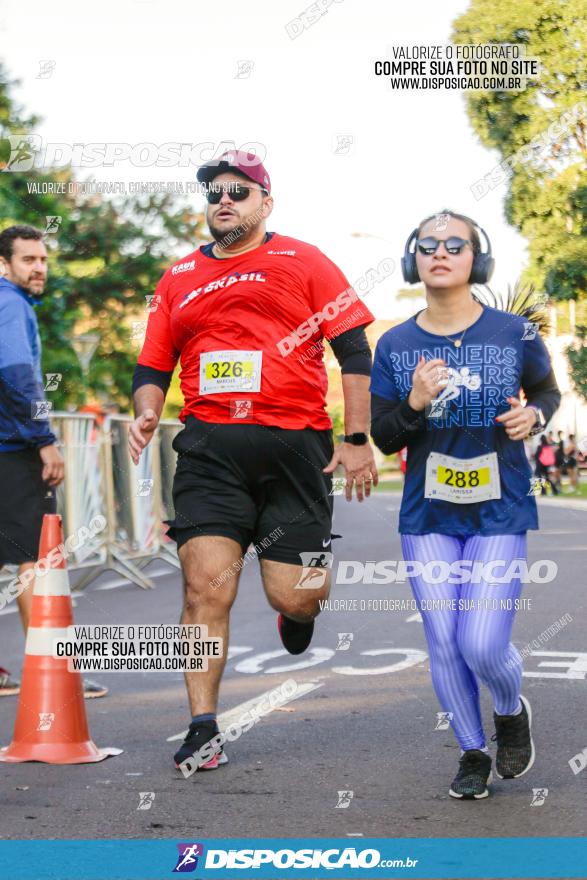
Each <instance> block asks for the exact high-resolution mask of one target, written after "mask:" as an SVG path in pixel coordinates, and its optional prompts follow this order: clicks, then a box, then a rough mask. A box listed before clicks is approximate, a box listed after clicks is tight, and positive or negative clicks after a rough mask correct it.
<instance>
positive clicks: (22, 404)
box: [0, 278, 57, 452]
mask: <svg viewBox="0 0 587 880" xmlns="http://www.w3.org/2000/svg"><path fill="white" fill-rule="evenodd" d="M44 400H45V392H44V388H43V380H42V375H41V341H40V339H39V328H38V325H37V316H36V315H35V313H34V311H33V308H32V306H31V298H30V297H29V295H28V293H27V292H26V291H25V290H23V289H22V287H18V286H17V285H16V284H13V283H12V282H11V281H7V280H6V279H5V278H0V452H17V451H18V450H22V449H31V448H33V449H40V448H41V447H42V446H49V445H50V444H52V443H56V442H57V439H56V437H55V435H54V434H53V433H52V432H51V427H50V425H49V420H48V419H46V418H39V417H38V415H39V413H38V409H39V402H41V401H44ZM34 416H37V418H34Z"/></svg>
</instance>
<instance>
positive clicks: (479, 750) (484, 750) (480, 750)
mask: <svg viewBox="0 0 587 880" xmlns="http://www.w3.org/2000/svg"><path fill="white" fill-rule="evenodd" d="M469 751H471V750H470V749H469ZM477 751H478V752H487V753H489V749H488V748H487V746H483V748H482V749H477ZM464 754H465V751H464V749H461V758H462V757H463V755H464Z"/></svg>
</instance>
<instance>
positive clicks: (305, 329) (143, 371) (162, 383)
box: [129, 150, 377, 769]
mask: <svg viewBox="0 0 587 880" xmlns="http://www.w3.org/2000/svg"><path fill="white" fill-rule="evenodd" d="M198 180H199V181H200V183H201V184H203V186H204V188H205V193H206V198H207V201H208V208H207V222H208V226H209V229H210V233H211V235H212V238H213V239H214V241H213V242H212V243H210V244H208V245H204V246H202V247H200V248H199V249H198V250H196V251H193V252H192V253H191V254H189V255H188V256H186V257H183V258H182V259H181V260H179V261H178V262H177V263H175V265H173V266H172V267H171V268H169V269H168V270H167V271H166V272H165V274H164V275H163V277H162V279H161V281H160V282H159V284H158V286H157V290H156V293H155V298H154V300H153V304H152V306H151V313H150V315H149V321H148V325H147V332H146V338H145V343H144V345H143V349H142V351H141V354H140V356H139V359H138V364H137V367H136V370H135V375H134V379H133V395H134V407H135V416H136V418H135V420H134V422H133V423H132V425H131V428H130V435H129V445H130V450H131V455H132V458H133V461H134V462H135V464H136V463H137V462H138V459H139V456H140V454H141V451H142V449H144V447H145V446H146V445H147V444H148V443H149V441H150V439H151V437H152V436H153V432H154V431H155V429H156V427H157V424H158V422H159V418H160V415H161V410H162V408H163V403H164V400H165V394H166V392H167V388H168V386H169V382H170V380H171V375H172V373H173V370H174V368H175V365H176V363H177V360H178V359H179V358H181V374H180V382H181V389H182V393H183V396H184V400H185V406H184V408H183V410H182V412H181V414H180V419H181V421H182V422H183V423H184V425H185V427H184V429H183V430H182V431H181V432H180V433H179V434H178V435H177V437H176V438H175V440H174V444H173V446H174V449H175V450H176V451H177V453H178V464H177V471H176V474H175V479H174V484H173V499H174V506H175V522H174V523H173V527H172V529H171V530H170V533H171V534H172V536H173V537H174V538H175V540H176V541H177V545H178V555H179V559H180V562H181V566H182V571H183V576H184V584H185V599H184V608H183V614H182V618H181V622H182V623H184V624H199V625H200V626H202V625H205V626H207V628H208V637H209V638H214V637H216V638H221V639H222V640H223V656H222V658H220V659H210V660H209V661H208V670H207V671H205V672H204V671H199V672H192V673H186V685H187V690H188V696H189V701H190V706H191V711H192V723H191V725H190V728H189V731H188V734H187V736H186V739H185V742H184V744H183V745H182V746H181V748H180V749H179V751H178V752H177V753H176V755H175V762H176V766H179V765H180V764H182V763H183V762H184V761H186V759H190V761H192V762H193V760H194V759H193V756H194V755H195V756H196V762H197V764H198V766H202V767H205V768H206V769H213V768H214V767H216V766H217V764H218V762H219V761H220V762H221V763H223V762H224V761H225V760H226V758H225V756H224V753H223V752H222V750H221V746H220V745H219V744H218V743H219V742H220V741H221V737H220V736H219V735H218V727H217V724H216V708H217V699H218V689H219V685H220V679H221V677H222V672H223V670H224V665H225V662H226V649H227V642H228V619H229V612H230V608H231V606H232V604H233V602H234V600H235V597H236V592H237V586H238V580H239V574H240V570H241V568H242V564H243V556H244V554H245V553H246V552H247V548H248V547H249V545H250V544H251V543H253V544H254V547H255V550H256V552H257V554H258V556H259V558H260V565H261V575H262V579H263V586H264V588H265V593H266V595H267V599H268V600H269V603H270V605H271V606H272V607H273V608H274V609H275V610H276V611H278V612H279V618H278V627H279V632H280V636H281V640H282V642H283V644H284V646H285V648H286V649H287V650H288V651H289V652H290V653H292V654H299V653H301V652H302V651H304V650H305V649H306V648H307V647H308V645H309V644H310V641H311V638H312V633H313V628H314V618H315V617H316V615H317V614H318V613H319V611H320V601H321V600H323V599H325V598H326V597H327V596H328V592H329V587H330V577H329V575H330V571H329V566H330V564H331V560H332V554H331V552H330V550H331V537H332V536H331V524H332V495H331V492H332V477H331V474H332V472H333V471H334V469H335V468H336V466H337V465H338V464H340V465H342V467H343V468H344V470H345V474H346V497H347V499H348V500H349V501H350V500H351V498H352V492H353V485H354V486H355V491H356V496H357V498H358V500H359V501H362V500H363V497H364V496H365V495H369V493H370V489H371V484H372V483H375V484H376V483H377V470H376V466H375V460H374V457H373V451H372V449H371V446H370V444H369V441H368V436H367V432H368V429H369V391H368V389H369V375H370V371H371V352H370V349H369V344H368V342H367V338H366V335H365V330H364V328H365V326H366V325H367V324H370V323H371V321H372V320H373V316H372V314H371V312H370V311H369V309H368V308H367V307H366V306H365V305H364V304H363V302H362V301H361V300H360V299H359V298H358V296H357V294H356V293H355V291H354V290H353V289H352V287H351V286H350V285H349V282H348V281H347V279H346V278H345V276H344V275H343V273H342V272H341V271H340V270H339V269H338V268H337V266H335V265H334V263H332V262H331V261H330V260H329V259H328V258H327V257H326V256H324V254H322V253H321V252H320V251H319V250H318V248H316V247H314V246H313V245H309V244H306V243H305V242H302V241H298V240H296V239H293V238H289V237H287V236H284V235H280V234H279V233H276V232H267V231H266V228H265V222H266V220H267V218H268V217H269V215H270V214H271V211H272V208H273V198H272V196H271V195H270V193H271V183H270V180H269V175H268V174H267V171H266V170H265V168H264V167H263V165H262V163H261V162H260V161H259V159H258V158H257V157H255V155H254V154H252V153H245V152H242V151H237V150H231V151H229V152H227V153H225V154H223V155H222V156H221V157H220V159H216V160H214V161H212V162H210V163H208V164H207V165H204V166H202V167H201V168H200V169H199V171H198ZM323 338H327V339H328V340H329V342H330V344H331V346H332V349H333V351H334V353H335V355H336V357H337V359H338V361H339V363H340V364H341V369H342V384H343V393H344V402H345V442H344V443H342V444H341V445H340V446H339V447H338V448H337V449H336V451H334V448H333V442H332V422H331V420H330V418H329V416H328V414H327V412H326V399H325V395H326V391H327V385H328V382H327V376H326V371H325V368H324V363H323V352H324V349H323V342H322V339H323ZM211 742H212V743H213V744H214V745H213V747H211V746H210V743H211ZM198 753H199V757H198ZM203 755H205V758H203V757H202V756H203Z"/></svg>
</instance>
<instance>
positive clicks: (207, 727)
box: [173, 721, 227, 770]
mask: <svg viewBox="0 0 587 880" xmlns="http://www.w3.org/2000/svg"><path fill="white" fill-rule="evenodd" d="M217 733H218V725H217V724H216V722H215V721H199V722H195V723H194V722H193V721H192V723H191V724H190V727H189V730H188V732H187V736H186V738H185V739H184V741H183V745H182V746H181V747H180V748H179V751H177V752H176V753H175V755H174V756H173V760H174V761H175V767H176V769H177V770H179V765H180V764H182V763H183V762H184V761H185V760H186V759H187V758H193V757H194V756H196V757H197V753H198V752H199V751H200V749H202V747H203V746H204V745H205V744H206V743H209V742H210V740H211V739H214V737H215V736H216V734H217ZM220 751H221V746H220V743H219V744H218V745H217V746H216V747H215V748H211V749H206V751H205V752H204V754H203V755H202V756H200V758H199V760H198V770H215V769H216V767H218V763H219V760H218V759H219V754H220ZM222 763H224V764H225V763H227V762H226V761H222Z"/></svg>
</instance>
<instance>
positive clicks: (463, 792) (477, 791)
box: [448, 749, 491, 801]
mask: <svg viewBox="0 0 587 880" xmlns="http://www.w3.org/2000/svg"><path fill="white" fill-rule="evenodd" d="M490 782H491V758H490V756H489V755H488V754H487V752H482V751H481V749H469V750H468V751H466V752H465V753H464V754H463V755H462V756H461V760H460V761H459V772H458V773H457V775H456V776H455V778H454V779H453V781H452V785H451V787H450V789H449V792H448V793H449V795H450V796H451V797H454V798H461V799H463V800H476V801H478V800H480V798H486V797H488V795H489V789H488V788H487V786H488V785H489V783H490Z"/></svg>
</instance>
